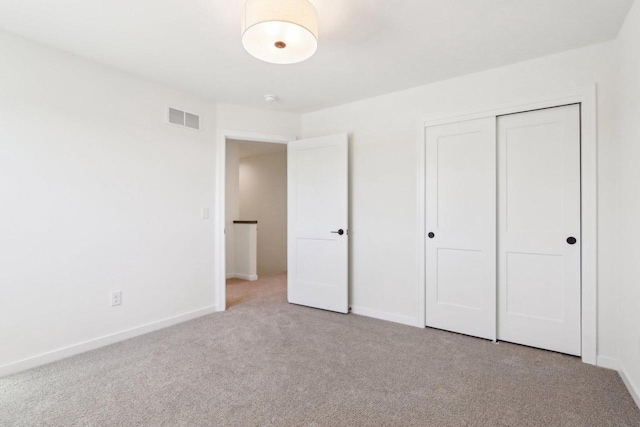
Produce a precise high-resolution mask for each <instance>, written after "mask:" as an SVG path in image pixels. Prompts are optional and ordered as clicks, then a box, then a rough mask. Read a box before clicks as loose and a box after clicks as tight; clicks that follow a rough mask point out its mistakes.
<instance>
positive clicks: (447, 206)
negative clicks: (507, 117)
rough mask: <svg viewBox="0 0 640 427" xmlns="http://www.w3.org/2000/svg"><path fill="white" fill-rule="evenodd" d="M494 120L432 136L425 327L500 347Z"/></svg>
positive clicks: (438, 129) (432, 131) (435, 130)
mask: <svg viewBox="0 0 640 427" xmlns="http://www.w3.org/2000/svg"><path fill="white" fill-rule="evenodd" d="M495 144H496V143H495V118H487V119H481V120H473V121H468V122H460V123H453V124H447V125H442V126H435V127H430V128H428V129H427V132H426V187H425V189H426V195H425V196H426V202H427V203H426V230H427V232H428V233H433V237H431V235H429V236H428V237H427V242H426V248H425V249H426V260H425V261H426V281H427V289H426V300H427V301H426V324H427V326H430V327H434V328H440V329H446V330H449V331H454V332H459V333H463V334H467V335H473V336H477V337H482V338H487V339H495V333H496V319H495V299H496V267H495V266H496V145H495Z"/></svg>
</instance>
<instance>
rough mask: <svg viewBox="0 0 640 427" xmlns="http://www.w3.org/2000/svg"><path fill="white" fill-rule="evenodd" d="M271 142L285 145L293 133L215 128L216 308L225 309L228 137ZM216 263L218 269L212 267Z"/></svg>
mask: <svg viewBox="0 0 640 427" xmlns="http://www.w3.org/2000/svg"><path fill="white" fill-rule="evenodd" d="M228 139H235V140H239V141H254V142H270V143H274V144H288V143H289V141H295V140H296V139H297V138H296V137H295V136H287V135H272V134H267V133H257V132H245V131H239V130H231V129H218V137H217V139H216V144H217V147H216V173H215V182H216V185H215V194H216V198H215V212H216V217H215V218H216V222H215V227H214V251H215V253H216V255H215V263H214V280H213V282H214V283H213V288H214V295H216V296H217V297H218V298H217V299H218V303H217V304H216V306H217V311H225V310H226V309H227V286H226V284H227V271H226V270H227V265H226V241H225V226H226V224H225V221H226V218H225V216H226V193H227V190H226V169H227V140H228ZM216 266H217V269H216V268H215V267H216Z"/></svg>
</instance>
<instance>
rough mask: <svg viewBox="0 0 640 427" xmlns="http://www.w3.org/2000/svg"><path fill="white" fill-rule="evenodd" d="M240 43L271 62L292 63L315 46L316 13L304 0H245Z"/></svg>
mask: <svg viewBox="0 0 640 427" xmlns="http://www.w3.org/2000/svg"><path fill="white" fill-rule="evenodd" d="M242 45H243V46H244V48H245V49H246V50H247V52H249V53H250V54H251V55H253V56H255V57H256V58H258V59H261V60H263V61H266V62H271V63H273V64H294V63H296V62H301V61H304V60H305V59H307V58H309V57H311V56H312V55H313V54H314V53H315V52H316V49H317V48H318V13H317V12H316V8H315V7H313V5H312V4H311V3H309V1H308V0H247V2H246V3H245V4H244V9H243V11H242Z"/></svg>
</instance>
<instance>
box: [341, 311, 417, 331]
mask: <svg viewBox="0 0 640 427" xmlns="http://www.w3.org/2000/svg"><path fill="white" fill-rule="evenodd" d="M351 312H352V313H353V314H358V315H360V316H366V317H373V318H374V319H380V320H387V321H389V322H395V323H401V324H403V325H409V326H417V327H424V326H420V325H419V324H418V319H415V318H413V317H409V316H402V315H399V314H393V313H386V312H384V311H377V310H372V309H370V308H365V307H357V306H351Z"/></svg>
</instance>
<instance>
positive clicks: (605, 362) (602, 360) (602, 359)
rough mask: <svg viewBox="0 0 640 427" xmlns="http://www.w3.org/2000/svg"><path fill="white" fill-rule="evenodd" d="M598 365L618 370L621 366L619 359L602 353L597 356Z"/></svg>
mask: <svg viewBox="0 0 640 427" xmlns="http://www.w3.org/2000/svg"><path fill="white" fill-rule="evenodd" d="M596 366H599V367H601V368H607V369H613V370H614V371H618V370H619V367H620V365H619V364H618V359H614V358H613V357H609V356H600V355H598V356H597V357H596Z"/></svg>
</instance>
